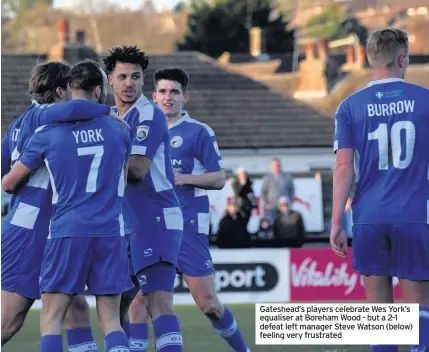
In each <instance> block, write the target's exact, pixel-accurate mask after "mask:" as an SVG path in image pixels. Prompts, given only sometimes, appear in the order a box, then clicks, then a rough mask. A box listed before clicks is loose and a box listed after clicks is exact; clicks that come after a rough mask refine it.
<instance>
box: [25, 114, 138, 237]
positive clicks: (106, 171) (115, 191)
mask: <svg viewBox="0 0 429 352" xmlns="http://www.w3.org/2000/svg"><path fill="white" fill-rule="evenodd" d="M129 152H130V141H129V130H128V128H127V127H125V125H124V124H122V123H120V122H118V121H116V120H114V119H112V118H110V117H100V118H98V119H95V120H91V121H86V122H80V123H64V124H57V125H46V126H42V127H40V128H39V129H38V130H37V131H36V133H35V134H34V135H33V137H32V138H31V140H30V142H29V143H28V145H27V148H26V149H25V151H24V153H23V155H22V156H21V159H20V161H21V162H22V163H23V164H24V165H25V166H27V167H29V168H31V169H37V168H38V167H39V166H40V165H41V164H42V163H43V162H44V163H45V165H46V168H47V170H48V172H49V176H50V180H51V187H52V191H53V196H52V205H53V210H52V218H51V224H50V228H49V232H50V237H51V238H56V237H77V236H85V237H108V236H120V235H123V234H124V231H123V219H122V198H123V194H124V188H125V181H124V171H123V170H124V165H125V163H126V161H127V160H128V157H129Z"/></svg>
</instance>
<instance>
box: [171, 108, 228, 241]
mask: <svg viewBox="0 0 429 352" xmlns="http://www.w3.org/2000/svg"><path fill="white" fill-rule="evenodd" d="M182 115H183V116H182V117H181V118H180V119H179V120H178V121H176V122H175V123H174V124H172V125H170V126H169V129H170V146H171V162H172V164H173V169H174V171H177V172H180V173H181V174H189V175H203V174H205V173H207V172H216V171H219V170H222V168H223V164H222V158H221V156H220V152H219V148H218V145H217V142H216V136H215V134H214V132H213V130H212V129H211V128H210V127H209V126H207V125H206V124H204V123H201V122H199V121H197V120H194V119H192V118H191V117H190V116H189V114H188V113H187V112H183V113H182ZM176 192H177V196H178V197H179V202H180V205H181V207H182V211H183V220H184V231H188V232H197V233H201V234H206V235H208V234H209V226H210V203H209V198H208V196H207V191H206V190H204V189H200V188H196V187H193V186H187V185H186V186H183V187H177V189H176Z"/></svg>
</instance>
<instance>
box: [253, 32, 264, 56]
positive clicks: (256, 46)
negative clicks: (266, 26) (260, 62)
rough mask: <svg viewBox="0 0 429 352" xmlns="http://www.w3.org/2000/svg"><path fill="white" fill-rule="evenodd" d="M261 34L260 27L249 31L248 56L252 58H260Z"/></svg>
mask: <svg viewBox="0 0 429 352" xmlns="http://www.w3.org/2000/svg"><path fill="white" fill-rule="evenodd" d="M261 48H262V32H261V28H260V27H252V28H251V29H250V55H252V56H253V57H259V56H261Z"/></svg>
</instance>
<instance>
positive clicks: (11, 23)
mask: <svg viewBox="0 0 429 352" xmlns="http://www.w3.org/2000/svg"><path fill="white" fill-rule="evenodd" d="M52 3H53V0H2V2H1V10H2V14H1V15H2V19H5V20H7V25H5V27H4V28H3V23H2V39H5V40H6V41H7V42H8V43H7V44H6V45H2V47H5V46H11V47H13V48H14V49H15V50H21V49H22V48H23V47H24V46H25V36H24V27H25V24H26V19H27V17H28V14H29V12H30V11H31V10H40V9H43V10H44V11H45V12H46V10H47V9H48V8H49V7H52ZM5 22H6V21H5Z"/></svg>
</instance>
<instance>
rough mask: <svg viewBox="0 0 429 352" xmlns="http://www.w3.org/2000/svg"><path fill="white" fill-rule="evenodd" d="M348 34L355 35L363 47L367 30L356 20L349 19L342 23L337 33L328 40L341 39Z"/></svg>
mask: <svg viewBox="0 0 429 352" xmlns="http://www.w3.org/2000/svg"><path fill="white" fill-rule="evenodd" d="M350 34H356V36H357V37H358V38H359V43H360V44H361V45H365V43H366V40H367V38H368V29H367V28H366V27H365V26H363V25H362V24H361V23H360V22H359V20H358V19H356V18H354V17H351V18H347V19H345V20H344V21H342V22H341V23H340V25H339V27H338V29H337V31H336V32H335V33H334V34H333V35H332V36H331V38H329V39H330V40H336V39H341V38H344V37H347V36H348V35H350Z"/></svg>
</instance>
